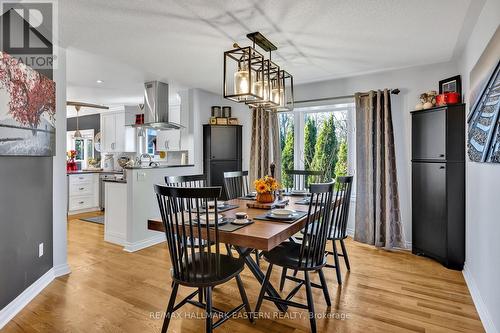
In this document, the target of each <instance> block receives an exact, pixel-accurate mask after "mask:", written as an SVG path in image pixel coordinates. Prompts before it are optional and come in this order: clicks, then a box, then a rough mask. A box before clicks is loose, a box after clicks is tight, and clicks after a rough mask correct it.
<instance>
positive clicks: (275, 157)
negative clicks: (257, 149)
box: [270, 112, 281, 183]
mask: <svg viewBox="0 0 500 333" xmlns="http://www.w3.org/2000/svg"><path fill="white" fill-rule="evenodd" d="M278 116H279V114H278V113H277V112H273V113H271V115H270V117H271V139H272V148H273V151H272V154H271V163H274V165H275V169H274V170H275V171H274V176H275V177H276V179H277V180H278V182H280V183H281V145H280V123H279V119H278Z"/></svg>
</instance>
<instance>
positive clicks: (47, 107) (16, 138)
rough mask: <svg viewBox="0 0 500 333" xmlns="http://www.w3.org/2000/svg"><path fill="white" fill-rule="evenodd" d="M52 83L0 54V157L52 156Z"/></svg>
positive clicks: (53, 95)
mask: <svg viewBox="0 0 500 333" xmlns="http://www.w3.org/2000/svg"><path fill="white" fill-rule="evenodd" d="M55 115H56V88H55V83H54V81H52V80H50V79H49V78H47V77H45V76H43V75H41V74H40V73H38V72H37V71H35V70H34V69H32V68H30V67H28V66H26V65H24V64H23V63H20V62H18V60H17V59H15V58H12V57H11V56H10V55H8V54H7V53H5V52H0V155H9V156H54V154H55Z"/></svg>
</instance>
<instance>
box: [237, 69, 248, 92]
mask: <svg viewBox="0 0 500 333" xmlns="http://www.w3.org/2000/svg"><path fill="white" fill-rule="evenodd" d="M249 80H250V78H249V75H248V70H246V69H240V70H238V71H237V72H236V73H234V93H235V94H248V90H249V89H248V85H249V84H250V83H249Z"/></svg>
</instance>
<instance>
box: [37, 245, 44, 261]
mask: <svg viewBox="0 0 500 333" xmlns="http://www.w3.org/2000/svg"><path fill="white" fill-rule="evenodd" d="M41 256H43V243H40V244H38V258H40V257H41Z"/></svg>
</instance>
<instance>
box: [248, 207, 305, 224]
mask: <svg viewBox="0 0 500 333" xmlns="http://www.w3.org/2000/svg"><path fill="white" fill-rule="evenodd" d="M306 215H307V212H303V211H298V210H294V209H288V208H277V209H272V210H269V211H268V212H267V213H265V214H263V215H259V216H256V217H255V219H256V220H264V221H276V222H285V223H293V222H295V221H297V220H299V219H301V218H303V217H304V216H306Z"/></svg>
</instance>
